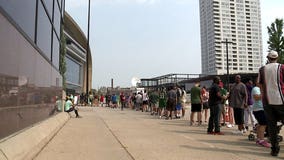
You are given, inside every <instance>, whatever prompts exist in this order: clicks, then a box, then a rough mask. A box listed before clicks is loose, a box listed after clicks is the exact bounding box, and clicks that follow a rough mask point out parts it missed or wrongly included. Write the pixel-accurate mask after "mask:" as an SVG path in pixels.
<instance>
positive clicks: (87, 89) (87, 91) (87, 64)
mask: <svg viewBox="0 0 284 160" xmlns="http://www.w3.org/2000/svg"><path fill="white" fill-rule="evenodd" d="M90 6H91V0H89V3H88V39H87V55H86V71H87V73H86V94H89V58H88V55H89V53H90V51H89V48H90Z"/></svg>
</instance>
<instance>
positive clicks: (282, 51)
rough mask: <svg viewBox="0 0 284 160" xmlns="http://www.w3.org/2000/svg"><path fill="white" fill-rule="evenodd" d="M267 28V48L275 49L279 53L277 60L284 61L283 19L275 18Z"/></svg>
mask: <svg viewBox="0 0 284 160" xmlns="http://www.w3.org/2000/svg"><path fill="white" fill-rule="evenodd" d="M267 29H268V35H269V40H268V41H267V43H268V45H269V46H268V49H269V50H274V51H277V52H278V55H279V58H278V62H279V63H284V37H283V19H276V20H275V22H273V23H272V24H271V26H270V27H269V26H268V27H267Z"/></svg>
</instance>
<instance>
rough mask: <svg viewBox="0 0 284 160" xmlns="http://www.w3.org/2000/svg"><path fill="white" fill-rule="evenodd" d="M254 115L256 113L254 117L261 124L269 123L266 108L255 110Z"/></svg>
mask: <svg viewBox="0 0 284 160" xmlns="http://www.w3.org/2000/svg"><path fill="white" fill-rule="evenodd" d="M253 115H254V117H255V119H256V120H257V122H258V124H259V125H264V126H265V125H267V121H266V117H265V113H264V110H260V111H253Z"/></svg>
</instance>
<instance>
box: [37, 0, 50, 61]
mask: <svg viewBox="0 0 284 160" xmlns="http://www.w3.org/2000/svg"><path fill="white" fill-rule="evenodd" d="M37 27H38V28H37V45H38V46H39V48H40V49H41V50H42V51H43V52H44V54H45V55H46V56H47V58H48V59H49V60H50V58H51V29H52V27H51V24H50V21H49V19H48V17H47V15H46V12H45V10H44V8H43V5H42V3H39V6H38V26H37Z"/></svg>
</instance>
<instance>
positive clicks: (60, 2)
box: [54, 0, 62, 9]
mask: <svg viewBox="0 0 284 160" xmlns="http://www.w3.org/2000/svg"><path fill="white" fill-rule="evenodd" d="M56 1H58V4H59V8H61V5H62V0H55V1H54V2H56ZM61 9H62V8H61Z"/></svg>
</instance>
